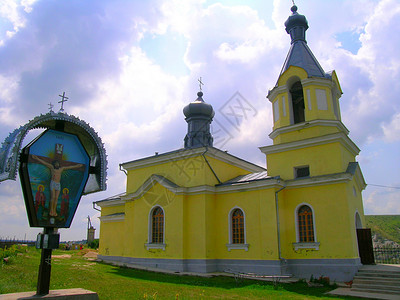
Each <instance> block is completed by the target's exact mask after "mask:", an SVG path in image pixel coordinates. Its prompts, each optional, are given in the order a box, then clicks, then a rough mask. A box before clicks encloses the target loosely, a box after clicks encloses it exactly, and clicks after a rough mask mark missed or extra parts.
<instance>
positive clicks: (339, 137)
mask: <svg viewBox="0 0 400 300" xmlns="http://www.w3.org/2000/svg"><path fill="white" fill-rule="evenodd" d="M302 124H303V125H302V126H305V125H304V123H302ZM274 132H275V131H274ZM335 142H339V143H340V144H342V145H343V146H344V147H345V148H346V149H347V150H348V151H350V153H351V154H353V155H354V156H357V155H358V153H359V152H360V149H359V148H358V147H357V146H356V144H354V142H353V141H352V140H351V139H350V138H349V137H348V136H347V135H346V134H345V133H343V132H337V133H333V134H327V135H323V136H319V137H314V138H309V139H305V140H299V141H293V142H288V143H282V144H276V145H271V146H264V147H260V148H259V149H260V150H261V152H262V153H264V154H266V155H268V154H271V153H279V152H284V151H289V150H296V149H301V148H306V147H312V146H319V145H325V144H328V143H335Z"/></svg>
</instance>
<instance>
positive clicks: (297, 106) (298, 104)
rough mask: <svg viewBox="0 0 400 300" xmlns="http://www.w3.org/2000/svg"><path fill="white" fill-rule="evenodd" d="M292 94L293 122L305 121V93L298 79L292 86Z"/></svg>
mask: <svg viewBox="0 0 400 300" xmlns="http://www.w3.org/2000/svg"><path fill="white" fill-rule="evenodd" d="M290 94H291V96H292V109H293V123H294V124H297V123H301V122H304V121H305V117H304V108H305V106H304V94H303V86H302V85H301V82H300V81H296V82H295V83H294V84H293V85H292V87H291V88H290Z"/></svg>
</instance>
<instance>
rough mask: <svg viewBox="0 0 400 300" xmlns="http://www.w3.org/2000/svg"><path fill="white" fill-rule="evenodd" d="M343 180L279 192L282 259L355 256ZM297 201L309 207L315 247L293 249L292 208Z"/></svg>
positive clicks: (295, 206) (349, 257)
mask: <svg viewBox="0 0 400 300" xmlns="http://www.w3.org/2000/svg"><path fill="white" fill-rule="evenodd" d="M346 185H347V183H339V184H329V185H323V186H310V187H305V188H298V189H285V190H283V191H282V192H281V193H282V195H281V197H282V198H281V200H280V212H281V216H282V220H284V221H283V222H282V223H283V224H282V226H281V233H282V247H283V250H282V256H283V258H285V259H353V258H357V257H358V252H357V249H355V247H354V232H353V231H354V226H351V224H350V223H352V222H353V219H354V217H352V218H349V214H348V211H349V204H348V195H347V187H346ZM301 204H307V205H309V206H310V207H311V208H312V210H313V218H314V223H315V227H314V234H315V236H316V242H317V243H320V244H319V246H318V248H319V249H318V250H316V249H312V248H311V247H310V248H306V249H298V250H295V248H294V245H293V243H296V242H297V237H296V209H297V208H298V207H299V205H301Z"/></svg>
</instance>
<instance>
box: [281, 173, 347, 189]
mask: <svg viewBox="0 0 400 300" xmlns="http://www.w3.org/2000/svg"><path fill="white" fill-rule="evenodd" d="M352 178H353V175H352V174H349V173H336V174H329V175H321V176H313V177H307V178H296V179H291V180H285V184H286V188H302V187H310V186H317V185H327V184H337V183H342V182H348V181H350V180H351V179H352Z"/></svg>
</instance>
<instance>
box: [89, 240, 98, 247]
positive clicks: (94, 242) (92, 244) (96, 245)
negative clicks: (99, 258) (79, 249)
mask: <svg viewBox="0 0 400 300" xmlns="http://www.w3.org/2000/svg"><path fill="white" fill-rule="evenodd" d="M88 246H89V248H92V249H97V248H99V239H95V240H94V241H92V242H90V243H89V245H88Z"/></svg>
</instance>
